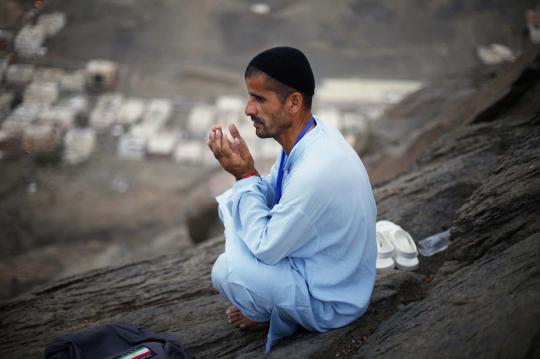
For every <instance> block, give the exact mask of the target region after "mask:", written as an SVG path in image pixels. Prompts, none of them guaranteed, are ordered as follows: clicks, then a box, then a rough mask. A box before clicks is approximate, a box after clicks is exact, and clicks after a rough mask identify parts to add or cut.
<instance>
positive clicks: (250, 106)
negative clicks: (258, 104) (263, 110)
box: [244, 99, 257, 116]
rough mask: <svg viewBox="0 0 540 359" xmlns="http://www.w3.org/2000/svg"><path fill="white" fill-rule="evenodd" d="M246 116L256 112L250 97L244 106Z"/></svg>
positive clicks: (253, 114)
mask: <svg viewBox="0 0 540 359" xmlns="http://www.w3.org/2000/svg"><path fill="white" fill-rule="evenodd" d="M244 113H245V114H246V116H255V115H256V114H257V111H256V108H255V104H254V103H253V101H251V100H250V99H248V100H247V103H246V108H245V109H244Z"/></svg>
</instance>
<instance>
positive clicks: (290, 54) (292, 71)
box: [248, 46, 315, 96]
mask: <svg viewBox="0 0 540 359" xmlns="http://www.w3.org/2000/svg"><path fill="white" fill-rule="evenodd" d="M249 66H253V67H255V68H257V69H259V70H261V71H262V72H264V73H266V74H267V75H268V76H270V77H272V78H274V79H276V80H278V81H279V82H281V83H283V84H285V85H287V86H290V87H292V88H294V89H295V90H298V91H300V92H304V93H306V94H308V95H311V96H313V94H314V93H315V78H314V77H313V71H311V66H310V65H309V61H308V59H307V57H306V55H304V53H303V52H302V51H300V50H298V49H295V48H293V47H287V46H280V47H274V48H272V49H268V50H266V51H263V52H261V53H260V54H258V55H257V56H255V57H254V58H253V60H251V61H250V62H249V64H248V67H249Z"/></svg>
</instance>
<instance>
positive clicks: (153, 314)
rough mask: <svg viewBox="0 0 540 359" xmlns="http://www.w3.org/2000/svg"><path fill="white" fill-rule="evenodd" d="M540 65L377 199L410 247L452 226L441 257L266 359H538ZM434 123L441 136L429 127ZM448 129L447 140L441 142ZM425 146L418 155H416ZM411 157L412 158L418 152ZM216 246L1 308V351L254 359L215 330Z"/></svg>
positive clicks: (243, 338)
mask: <svg viewBox="0 0 540 359" xmlns="http://www.w3.org/2000/svg"><path fill="white" fill-rule="evenodd" d="M539 98H540V55H539V49H538V48H535V49H532V50H531V51H530V52H528V53H526V54H525V55H524V56H523V57H522V58H521V59H519V60H518V61H516V63H514V64H513V65H512V66H511V67H510V68H509V69H507V70H506V71H505V72H504V73H502V74H501V76H499V77H498V78H497V79H495V80H494V81H492V82H490V83H488V84H486V86H485V87H483V88H482V89H480V90H479V91H478V92H474V93H473V94H472V95H471V96H469V97H466V96H464V97H463V100H464V101H466V103H468V104H470V105H471V106H472V107H466V108H462V107H460V108H458V109H453V108H450V109H449V111H451V112H453V113H446V114H444V115H443V114H441V116H442V117H441V118H446V119H448V118H452V119H455V120H452V121H449V122H445V123H439V124H437V123H433V124H431V126H430V127H429V128H425V129H424V130H423V131H421V132H422V133H419V134H418V137H417V138H424V139H425V138H427V137H426V136H427V134H428V133H430V132H429V131H432V130H433V128H438V130H437V131H440V132H437V131H434V132H431V134H434V133H436V134H437V135H436V136H434V137H433V139H432V141H425V140H424V141H423V142H418V145H417V146H414V147H411V151H412V155H411V152H407V151H405V152H404V153H403V156H411V157H410V158H414V161H412V164H411V165H410V166H408V168H407V169H403V172H402V173H401V174H400V175H398V176H397V177H395V178H394V179H392V180H389V181H387V182H385V183H384V184H382V185H381V186H379V187H377V188H376V189H375V194H376V198H377V202H378V208H379V218H380V219H383V218H386V219H390V220H392V221H395V222H397V223H399V224H401V225H402V226H403V227H404V228H405V229H407V230H408V231H409V232H410V233H411V234H412V235H413V236H414V237H415V239H421V238H422V237H424V236H426V235H429V234H432V233H435V232H438V231H440V230H441V229H443V228H450V229H451V233H452V243H451V245H450V247H449V249H448V250H447V251H446V252H445V253H443V254H439V255H436V256H434V257H430V258H421V262H420V270H419V272H418V273H405V272H399V271H395V272H393V273H390V274H388V275H386V276H381V277H379V278H378V279H377V284H376V287H375V289H374V294H373V297H372V305H371V306H370V309H369V311H368V312H367V313H366V315H364V316H363V317H362V318H360V319H359V320H357V321H356V322H354V323H353V324H351V325H349V326H347V327H345V328H341V329H338V330H334V331H331V332H328V333H324V334H313V333H306V332H302V333H298V334H296V335H295V336H293V337H291V338H290V339H288V340H285V341H284V342H282V343H281V344H279V345H278V346H277V347H276V348H275V350H274V351H273V352H272V353H271V355H270V357H273V358H281V357H292V358H304V357H312V358H326V357H333V358H334V357H354V358H372V357H385V358H387V357H389V358H393V357H400V358H408V357H411V358H412V357H448V358H455V357H479V358H492V357H515V358H534V357H538V355H539V353H540V346H539V344H538V343H539V339H540V295H539V294H540V264H539V263H540V241H539V240H540V231H539V229H540V225H539V224H538V223H537V218H538V215H539V212H540V203H539V202H540V196H539V194H540V193H539V192H540V176H539V174H540V169H539V166H540V158H539V156H538V148H539V145H540V101H538V99H539ZM437 126H441V127H437ZM442 129H444V131H442ZM420 143H422V144H423V145H422V146H420V145H419V144H420ZM420 147H422V148H421V149H420ZM222 250H223V239H221V238H216V239H213V240H211V241H209V242H206V243H203V244H201V245H199V246H197V247H195V248H191V249H189V250H187V251H184V252H182V253H180V252H179V253H171V254H170V255H168V256H164V257H159V258H156V259H152V260H148V261H142V262H137V263H133V264H130V265H126V266H121V267H115V268H106V269H102V270H97V271H92V272H89V273H86V274H83V275H78V276H74V277H70V278H66V279H63V280H61V281H58V282H55V283H54V284H52V285H49V286H47V287H42V288H40V289H37V290H34V291H33V292H32V293H30V294H27V295H25V296H23V297H19V298H18V299H15V300H12V301H9V302H5V303H3V304H2V305H1V306H0V333H1V337H2V340H1V341H0V350H1V351H2V353H5V354H6V355H10V357H14V358H18V357H21V358H28V357H39V356H40V355H41V353H42V352H43V350H44V347H45V345H46V343H48V342H49V341H51V340H52V339H53V338H54V337H55V336H57V335H61V334H64V333H67V332H72V331H74V330H78V329H83V328H87V327H90V326H94V325H96V324H100V323H107V322H134V323H138V324H141V325H143V326H145V327H146V328H148V329H151V330H154V331H158V332H167V333H174V334H177V335H178V336H179V337H180V338H181V339H182V340H183V342H184V343H185V344H186V345H187V347H188V349H189V350H190V351H191V352H192V353H193V354H194V355H195V357H197V358H215V357H246V358H251V357H262V356H263V345H264V341H265V335H264V333H257V334H252V333H242V332H239V331H236V330H235V329H233V328H231V327H230V326H229V325H228V324H227V323H226V321H225V316H224V308H225V306H226V303H225V300H224V299H223V298H222V297H221V296H220V295H218V294H217V293H216V292H215V291H214V290H213V289H212V287H211V283H210V270H211V265H212V263H213V261H214V260H215V258H216V257H217V256H218V255H219V253H220V252H221V251H222Z"/></svg>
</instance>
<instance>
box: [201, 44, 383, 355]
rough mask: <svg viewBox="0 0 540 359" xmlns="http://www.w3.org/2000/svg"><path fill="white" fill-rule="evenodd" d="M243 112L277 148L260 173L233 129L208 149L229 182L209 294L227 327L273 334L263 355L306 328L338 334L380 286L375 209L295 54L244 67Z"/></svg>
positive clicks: (211, 139)
mask: <svg viewBox="0 0 540 359" xmlns="http://www.w3.org/2000/svg"><path fill="white" fill-rule="evenodd" d="M245 81H246V87H247V92H248V95H249V97H248V100H247V103H246V107H245V114H246V115H247V116H249V117H250V118H251V120H252V122H253V126H254V127H255V132H256V134H257V136H258V137H260V138H262V139H266V138H273V139H274V140H275V141H277V142H278V143H279V144H280V145H281V147H282V151H281V156H278V158H277V160H276V162H275V164H274V166H273V167H272V170H271V171H270V174H268V175H267V176H261V175H260V174H259V172H257V170H256V168H255V163H254V160H253V158H252V156H251V154H250V151H249V148H248V146H247V145H246V142H245V141H244V139H243V138H242V137H241V136H240V133H239V132H238V129H237V128H236V127H235V126H234V125H230V126H229V133H230V136H228V135H226V134H225V133H224V130H223V129H222V128H221V127H219V126H214V127H213V128H212V129H211V131H210V133H209V135H208V147H209V148H210V150H211V151H212V152H213V154H214V156H215V158H216V159H217V160H218V161H219V163H220V165H221V166H222V167H223V169H224V170H225V171H227V172H229V173H231V174H232V175H233V176H234V177H235V178H236V182H235V183H234V184H233V186H232V188H231V189H229V190H228V191H227V192H225V193H223V194H222V195H220V196H218V197H217V201H218V205H219V206H218V207H219V215H220V218H221V220H222V222H223V224H224V227H225V238H226V240H225V252H224V253H223V254H221V255H220V256H219V257H218V259H217V260H216V263H215V264H214V267H213V269H212V282H213V285H214V287H215V288H216V289H217V290H218V291H219V292H220V293H221V294H222V295H223V296H225V298H227V300H228V301H229V302H230V303H231V304H232V305H231V306H230V307H228V308H227V310H226V315H227V317H228V320H229V323H230V324H232V325H234V326H236V327H238V328H240V329H242V330H268V337H267V342H266V352H269V351H270V349H271V347H272V345H273V344H274V343H275V342H277V341H278V340H280V339H281V338H284V337H286V336H289V335H291V334H293V333H294V332H295V331H296V330H297V329H298V328H300V327H303V328H305V329H306V330H309V331H315V332H325V331H328V330H330V329H333V328H339V327H343V326H345V325H347V324H349V323H351V322H352V321H354V320H355V319H357V318H358V317H360V316H361V315H362V314H363V313H364V312H365V311H366V309H367V307H368V304H369V299H370V296H371V292H372V290H373V285H374V282H375V262H376V258H377V248H376V241H375V221H376V214H377V213H376V212H377V210H376V206H375V200H374V197H373V192H372V189H371V185H370V182H369V179H368V175H367V173H366V170H365V168H364V165H363V164H362V162H361V160H360V158H359V157H358V155H357V154H356V152H355V151H354V150H353V149H352V148H351V146H350V145H349V144H348V143H347V142H346V141H345V139H344V138H343V136H342V135H341V134H340V133H339V131H338V130H337V129H335V128H333V127H331V126H329V125H326V124H325V123H324V118H319V117H316V116H313V115H312V113H311V102H312V97H313V95H314V93H315V79H314V76H313V72H312V70H311V66H310V64H309V62H308V59H307V58H306V56H305V55H304V54H303V53H302V52H301V51H300V50H298V49H295V48H291V47H275V48H271V49H269V50H266V51H263V52H262V53H260V54H258V55H257V56H255V57H254V58H253V59H252V60H251V61H250V63H249V64H248V66H247V68H246V71H245Z"/></svg>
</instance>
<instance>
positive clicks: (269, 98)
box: [245, 75, 291, 138]
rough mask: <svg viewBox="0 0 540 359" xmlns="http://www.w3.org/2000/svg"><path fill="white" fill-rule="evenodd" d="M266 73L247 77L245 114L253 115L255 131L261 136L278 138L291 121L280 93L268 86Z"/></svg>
mask: <svg viewBox="0 0 540 359" xmlns="http://www.w3.org/2000/svg"><path fill="white" fill-rule="evenodd" d="M267 81H268V80H267V78H266V76H264V75H252V76H250V77H248V78H247V79H246V86H247V91H248V94H249V97H248V100H247V103H246V109H245V114H246V116H249V117H251V120H252V121H253V126H255V133H256V134H257V136H259V137H260V138H269V137H273V138H276V137H277V136H278V135H280V134H281V133H282V132H283V131H284V130H286V129H288V128H289V127H290V126H291V121H290V119H289V116H288V114H287V112H286V111H285V104H283V103H281V101H280V98H279V96H278V94H277V93H276V92H275V91H272V90H270V89H269V88H268V84H267Z"/></svg>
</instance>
